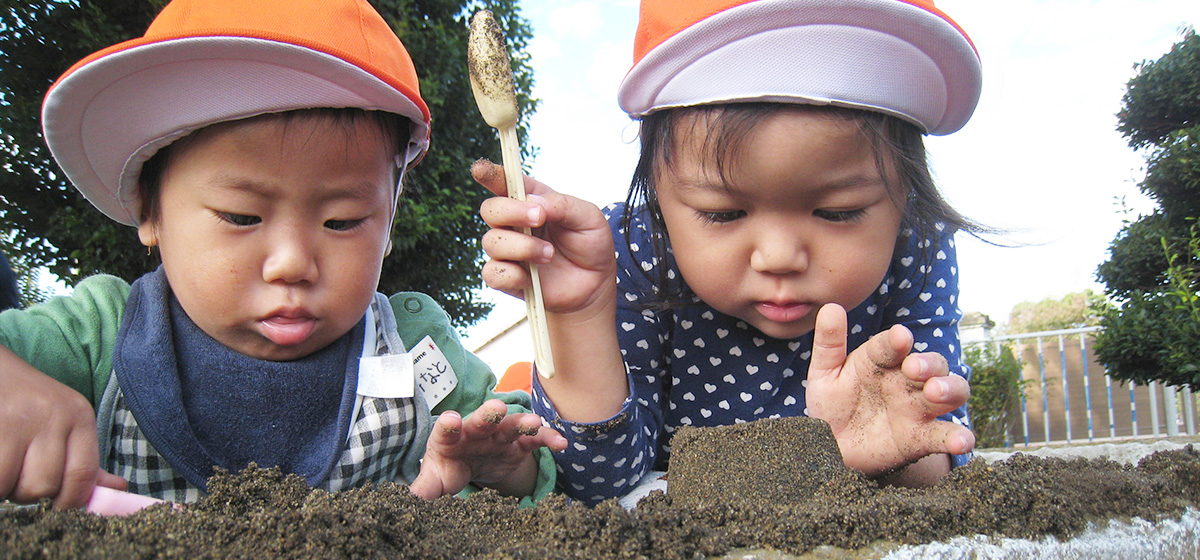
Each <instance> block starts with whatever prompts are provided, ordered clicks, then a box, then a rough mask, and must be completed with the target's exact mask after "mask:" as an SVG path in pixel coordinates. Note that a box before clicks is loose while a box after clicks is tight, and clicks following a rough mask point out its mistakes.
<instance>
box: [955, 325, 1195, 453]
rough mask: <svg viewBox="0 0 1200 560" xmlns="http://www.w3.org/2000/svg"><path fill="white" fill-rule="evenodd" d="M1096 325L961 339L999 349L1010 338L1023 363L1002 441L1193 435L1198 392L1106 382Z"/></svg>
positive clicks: (1017, 443) (1066, 440) (1157, 385)
mask: <svg viewBox="0 0 1200 560" xmlns="http://www.w3.org/2000/svg"><path fill="white" fill-rule="evenodd" d="M1100 329H1101V327H1084V328H1078V329H1065V330H1057V331H1042V332H1034V333H1023V334H1013V335H1003V336H994V337H987V338H984V339H982V340H978V341H975V342H970V343H966V344H991V345H994V347H995V348H996V349H997V350H999V349H1000V347H1001V346H1002V345H1003V344H1005V343H1008V342H1010V343H1011V344H1012V345H1013V351H1014V353H1015V354H1016V357H1017V359H1018V360H1020V361H1021V363H1022V366H1023V367H1024V369H1023V371H1022V379H1023V380H1024V381H1025V390H1024V391H1023V394H1022V397H1021V410H1020V418H1021V422H1020V425H1019V426H1018V425H1014V426H1012V427H1011V428H1010V429H1009V432H1008V437H1007V440H1008V442H1007V445H1010V446H1011V445H1024V446H1027V445H1031V444H1033V445H1041V444H1045V443H1072V442H1077V441H1105V440H1116V439H1129V438H1158V437H1170V436H1178V435H1184V434H1186V435H1196V421H1195V416H1196V414H1195V409H1196V402H1195V401H1196V397H1197V396H1200V393H1198V394H1197V395H1193V394H1192V391H1191V389H1189V388H1186V387H1184V388H1176V387H1173V386H1166V385H1163V384H1161V383H1156V382H1151V383H1150V384H1148V385H1135V384H1132V383H1129V382H1127V381H1116V380H1114V379H1112V378H1111V377H1109V375H1108V373H1107V372H1106V371H1105V369H1104V366H1103V365H1101V364H1100V362H1099V361H1098V360H1097V359H1096V356H1095V354H1093V353H1092V352H1091V348H1090V346H1092V345H1093V344H1092V343H1093V342H1094V341H1095V333H1096V331H1099V330H1100ZM1160 409H1161V410H1160ZM1146 410H1149V413H1150V418H1149V421H1148V422H1147V420H1146V418H1145V417H1144V414H1145V411H1146ZM1181 411H1182V414H1181V413H1180V412H1181ZM1139 412H1142V414H1143V417H1141V418H1139V416H1138V413H1139Z"/></svg>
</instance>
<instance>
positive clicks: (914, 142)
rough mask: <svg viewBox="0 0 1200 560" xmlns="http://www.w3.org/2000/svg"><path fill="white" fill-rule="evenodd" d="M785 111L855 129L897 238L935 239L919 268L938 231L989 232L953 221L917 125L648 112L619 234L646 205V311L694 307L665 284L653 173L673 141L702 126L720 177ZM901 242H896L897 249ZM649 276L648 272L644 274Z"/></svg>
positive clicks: (664, 246)
mask: <svg viewBox="0 0 1200 560" xmlns="http://www.w3.org/2000/svg"><path fill="white" fill-rule="evenodd" d="M785 110H799V111H813V112H818V113H819V114H821V115H824V116H828V117H830V118H841V119H845V120H847V121H851V122H854V123H856V124H857V125H858V128H859V131H860V132H861V133H862V135H863V136H864V137H865V138H866V140H867V141H868V142H870V144H871V149H872V151H873V152H874V155H875V163H876V166H877V168H878V169H879V173H880V176H881V177H883V178H884V181H885V183H886V184H887V185H888V190H889V193H890V195H891V196H892V199H893V201H894V202H895V203H896V204H897V207H900V208H904V217H903V219H902V221H901V225H900V228H901V231H902V232H904V231H905V230H911V231H912V235H916V236H921V237H923V238H924V239H930V240H934V242H933V244H932V245H926V246H924V247H922V251H921V253H920V254H919V255H918V259H920V262H921V264H929V263H931V262H932V261H933V256H934V255H935V254H936V253H937V251H938V246H937V241H936V240H937V239H939V238H940V237H941V234H940V231H939V230H940V229H949V230H950V231H964V232H967V233H970V234H971V235H974V236H976V237H978V236H980V235H981V234H985V233H996V230H994V229H991V228H988V227H986V226H983V225H981V224H979V223H977V222H974V221H972V220H969V219H967V218H966V217H964V216H963V215H962V214H959V213H958V211H957V210H955V209H954V208H953V207H952V206H951V205H950V203H949V202H948V201H946V199H945V198H944V197H943V196H942V194H941V192H940V191H939V190H938V188H937V185H936V184H934V181H933V177H932V176H931V174H930V172H929V164H928V159H927V157H926V152H925V143H924V139H923V132H922V131H921V129H920V128H918V127H917V126H916V125H914V124H912V123H910V122H908V121H905V120H902V119H900V118H899V117H895V116H892V115H887V114H884V113H879V112H875V111H866V110H861V109H853V108H846V107H832V106H811V105H798V104H794V103H761V102H754V103H732V104H724V105H699V106H692V107H681V108H672V109H664V110H660V111H656V112H654V113H650V114H649V115H646V116H645V117H643V118H642V121H641V132H640V138H641V144H642V147H641V154H640V157H639V159H638V163H637V166H636V167H635V169H634V175H633V181H632V183H631V185H630V189H629V194H628V196H627V198H626V204H625V211H624V215H622V217H621V227H622V229H623V230H624V231H625V242H626V243H627V244H629V243H630V242H631V241H630V229H631V228H630V224H631V222H632V220H633V217H634V214H635V213H636V212H637V208H638V207H639V206H641V205H645V206H646V208H647V210H648V213H649V217H650V223H649V224H646V227H647V228H648V229H649V232H648V233H649V234H650V238H651V240H652V243H651V250H652V252H653V256H654V258H655V260H657V262H659V263H662V264H663V265H664V266H658V267H655V269H656V270H657V271H658V278H652V279H651V280H653V281H654V282H652V284H653V285H654V286H655V287H656V293H655V294H653V295H652V296H650V297H648V298H644V299H646V300H648V301H647V307H650V308H657V309H666V308H672V307H679V306H684V305H689V304H691V303H693V302H695V300H696V296H695V294H694V293H692V291H691V289H690V288H688V287H687V284H686V283H685V282H682V281H678V280H677V279H672V278H669V277H668V274H669V272H670V268H671V267H669V266H666V263H669V262H671V259H670V237H669V235H668V232H667V228H666V223H665V222H664V220H663V215H662V208H661V207H660V206H659V202H658V197H657V189H656V185H655V177H656V170H661V169H665V168H667V167H669V166H670V165H672V163H673V161H674V158H675V157H676V154H675V153H674V150H675V149H676V148H677V147H678V146H679V142H678V141H677V136H678V135H680V134H682V133H683V130H684V129H685V128H686V127H701V126H702V127H705V128H706V130H707V134H706V135H705V137H706V141H705V145H703V146H701V147H700V149H699V151H700V153H702V154H708V155H709V157H710V158H711V159H710V161H711V163H712V165H713V166H714V168H715V171H716V172H717V174H718V175H719V176H720V177H722V178H726V177H727V174H728V170H729V167H730V165H731V164H732V162H733V160H734V158H735V157H736V156H737V154H738V153H739V150H740V149H741V146H742V144H743V142H744V141H745V140H746V138H747V137H748V136H749V135H750V134H751V132H753V131H754V129H755V127H756V126H758V124H759V123H761V122H763V121H765V120H766V119H768V118H770V117H772V116H774V115H776V114H778V113H780V112H781V111H785ZM904 238H905V236H903V235H901V236H898V239H897V245H900V244H901V243H903V242H904ZM643 274H647V275H648V274H649V272H645V271H644V272H643Z"/></svg>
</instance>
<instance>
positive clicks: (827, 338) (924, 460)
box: [808, 304, 975, 486]
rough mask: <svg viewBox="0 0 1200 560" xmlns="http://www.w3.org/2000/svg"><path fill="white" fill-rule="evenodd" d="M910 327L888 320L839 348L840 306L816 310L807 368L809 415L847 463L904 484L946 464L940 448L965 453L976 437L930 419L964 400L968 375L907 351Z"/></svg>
mask: <svg viewBox="0 0 1200 560" xmlns="http://www.w3.org/2000/svg"><path fill="white" fill-rule="evenodd" d="M912 344H913V336H912V332H911V331H909V330H908V329H907V328H905V327H904V326H902V325H895V326H893V327H892V328H890V329H888V330H887V331H884V332H882V333H879V334H876V335H875V336H873V337H871V339H870V340H868V341H867V343H866V344H863V345H862V346H859V347H858V348H857V349H855V350H854V351H853V352H851V353H850V355H849V356H847V354H846V350H847V348H846V311H845V310H844V309H842V307H841V306H838V305H836V304H829V305H826V306H825V307H823V308H821V311H820V312H819V313H818V314H817V325H816V329H815V330H814V340H813V355H812V362H811V365H810V366H809V370H808V397H809V398H808V403H809V404H808V413H809V416H810V417H813V418H819V419H821V420H825V421H826V422H828V423H829V425H830V427H831V428H832V429H833V434H834V437H835V438H836V439H837V441H838V448H839V449H840V450H841V452H842V459H843V461H844V462H845V464H846V466H848V467H850V468H853V469H856V470H859V471H861V472H863V473H864V474H866V475H867V476H871V477H878V476H885V477H886V480H887V481H888V482H894V483H896V484H900V485H906V486H928V485H930V484H933V483H935V482H936V481H937V480H938V479H940V478H941V477H942V476H944V475H945V474H946V473H947V472H949V470H950V461H949V460H948V458H947V457H946V456H945V455H944V454H946V453H950V454H955V455H961V454H964V453H967V452H969V451H971V449H972V448H973V447H974V445H975V435H974V434H972V433H971V430H969V429H967V428H966V427H964V426H961V425H959V424H955V423H953V422H947V421H942V420H938V419H937V417H938V416H940V415H942V414H946V413H948V412H950V411H953V410H955V409H957V408H958V407H960V406H963V405H964V404H966V402H967V398H968V396H969V394H970V388H969V387H968V385H967V380H966V379H963V378H962V377H959V376H957V375H950V370H949V367H948V365H947V362H946V358H945V357H944V356H942V355H941V354H938V353H936V352H924V353H911V352H912Z"/></svg>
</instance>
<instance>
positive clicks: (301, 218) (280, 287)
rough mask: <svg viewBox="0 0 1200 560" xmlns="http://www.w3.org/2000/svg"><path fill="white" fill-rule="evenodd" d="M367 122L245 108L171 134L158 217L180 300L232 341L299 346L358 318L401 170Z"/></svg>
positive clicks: (303, 351) (148, 227)
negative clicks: (184, 134) (181, 135)
mask: <svg viewBox="0 0 1200 560" xmlns="http://www.w3.org/2000/svg"><path fill="white" fill-rule="evenodd" d="M388 144H389V143H388V142H386V141H385V140H384V136H383V134H382V133H381V131H380V130H379V129H378V126H377V125H376V124H374V123H371V122H368V120H367V119H360V120H358V121H356V122H354V123H353V124H346V123H341V122H336V121H334V120H333V119H331V118H328V117H315V118H313V117H309V118H294V119H290V120H281V119H278V118H268V119H253V120H250V121H244V122H233V123H223V124H219V125H215V126H213V127H209V128H206V129H204V130H201V131H199V132H197V133H195V134H193V135H192V136H190V137H188V138H185V139H184V140H181V141H180V142H179V143H177V145H176V146H172V152H171V153H170V157H169V159H168V162H167V164H166V167H165V169H164V171H163V175H162V181H161V186H160V189H161V190H160V194H159V196H160V198H159V209H160V213H159V214H158V218H157V220H155V221H153V222H145V223H143V224H142V225H140V226H139V227H138V235H139V236H140V237H141V239H142V242H143V243H145V244H147V245H155V244H157V245H158V246H159V250H160V251H161V254H162V261H163V267H164V269H165V271H166V274H167V279H168V281H169V283H170V285H171V289H172V291H173V292H174V294H175V296H176V298H178V300H179V303H180V305H182V306H183V309H184V310H185V311H187V313H188V316H189V317H191V319H192V320H193V321H194V322H195V323H196V325H198V326H199V327H200V328H201V329H203V330H204V332H206V333H208V334H209V336H212V337H213V338H214V339H216V340H217V341H219V342H221V343H222V344H224V345H225V346H227V347H229V348H230V349H233V350H235V351H237V352H240V353H242V354H245V355H247V356H251V357H254V358H259V359H264V360H276V361H283V360H293V359H297V358H301V357H304V356H307V355H309V354H312V353H314V352H316V351H318V350H320V349H321V348H324V347H325V346H327V345H328V344H330V343H331V342H333V341H334V340H337V339H338V338H339V337H341V336H342V335H344V334H345V333H346V332H348V331H349V330H350V329H351V328H353V327H354V325H355V324H356V323H357V322H358V321H359V319H361V318H362V315H363V313H364V312H365V310H366V308H367V306H368V305H369V304H370V301H371V298H372V297H373V294H374V293H375V289H376V286H377V284H378V281H379V272H380V266H381V263H382V261H383V257H384V255H385V254H386V251H387V248H388V239H389V234H390V230H391V227H390V226H391V210H392V204H393V200H392V197H393V192H394V190H395V183H394V178H393V167H392V162H393V156H392V154H391V151H390V149H389V148H390V147H389V145H388Z"/></svg>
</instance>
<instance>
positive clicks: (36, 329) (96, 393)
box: [0, 275, 129, 405]
mask: <svg viewBox="0 0 1200 560" xmlns="http://www.w3.org/2000/svg"><path fill="white" fill-rule="evenodd" d="M128 298H129V284H127V283H126V282H125V281H124V280H121V279H120V278H117V277H115V276H108V275H100V276H92V277H89V278H87V279H85V280H84V281H82V282H80V283H79V284H78V285H77V286H76V287H75V289H74V291H73V292H72V293H71V295H69V296H59V297H54V298H51V299H50V300H49V301H46V302H45V303H40V304H38V305H34V306H32V307H30V308H28V309H10V310H8V311H5V312H3V313H0V344H3V345H4V346H6V347H7V348H8V349H9V350H12V351H13V353H15V354H16V355H17V356H20V357H21V358H22V359H24V360H25V361H26V362H29V364H30V365H32V366H33V367H35V368H37V370H38V371H41V372H42V373H45V374H46V375H49V376H50V377H53V378H54V379H56V380H58V381H59V382H61V383H63V384H65V385H67V386H69V387H71V388H72V389H75V390H76V391H79V393H80V394H82V395H83V396H84V397H87V399H88V400H89V401H91V402H92V405H95V404H96V402H97V401H98V400H99V399H100V397H101V396H102V395H104V387H105V385H107V384H108V379H109V374H110V373H112V356H113V346H114V344H115V342H116V339H117V331H118V330H119V329H120V328H121V317H122V315H123V312H124V310H125V302H126V300H127V299H128Z"/></svg>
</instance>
